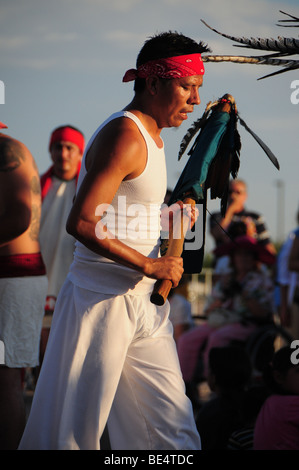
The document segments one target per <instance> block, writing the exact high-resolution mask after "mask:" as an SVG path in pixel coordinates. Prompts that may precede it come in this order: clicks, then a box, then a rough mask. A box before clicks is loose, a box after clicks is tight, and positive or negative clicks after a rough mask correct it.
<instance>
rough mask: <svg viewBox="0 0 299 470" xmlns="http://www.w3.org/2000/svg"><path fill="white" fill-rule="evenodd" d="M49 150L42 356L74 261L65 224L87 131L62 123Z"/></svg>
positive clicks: (43, 224)
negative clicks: (50, 161) (45, 294)
mask: <svg viewBox="0 0 299 470" xmlns="http://www.w3.org/2000/svg"><path fill="white" fill-rule="evenodd" d="M49 152H50V156H51V160H52V162H53V164H52V165H51V167H50V168H49V169H48V170H47V171H46V172H45V173H44V174H43V175H42V176H41V178H40V181H41V190H42V217H41V226H40V245H41V252H42V256H43V259H44V262H45V265H46V271H47V276H48V292H47V298H46V299H45V301H46V303H45V317H44V320H43V329H42V334H41V348H40V354H41V360H42V358H43V356H44V352H45V348H46V345H47V340H48V336H49V332H50V326H51V321H52V315H53V311H54V307H55V303H56V298H57V295H58V292H59V290H60V288H61V286H62V284H63V282H64V280H65V278H66V275H67V273H68V270H69V267H70V264H71V262H72V261H73V253H74V249H75V239H74V237H72V236H71V235H69V234H68V233H67V231H66V228H65V225H66V221H67V218H68V215H69V212H70V210H71V207H72V204H73V199H74V196H75V193H76V185H77V179H78V176H79V171H80V167H81V159H82V156H83V152H84V135H83V134H82V132H81V131H80V130H78V129H76V128H75V127H73V126H70V125H65V126H61V127H58V128H56V129H54V130H53V132H52V133H51V136H50V142H49Z"/></svg>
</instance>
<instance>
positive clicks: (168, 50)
mask: <svg viewBox="0 0 299 470" xmlns="http://www.w3.org/2000/svg"><path fill="white" fill-rule="evenodd" d="M202 52H210V49H209V47H208V46H207V45H205V44H204V43H203V42H199V43H197V42H196V41H194V40H193V39H191V38H188V37H187V36H184V35H183V34H181V33H178V32H176V31H168V32H165V33H160V34H156V35H155V36H152V37H151V38H149V39H148V40H147V41H146V42H145V43H144V45H143V47H142V49H141V50H140V52H139V54H138V57H137V61H136V67H137V68H138V67H139V66H140V65H143V64H145V63H146V62H149V61H150V60H154V59H167V58H168V57H175V56H179V55H187V54H196V53H198V54H201V53H202ZM144 86H145V80H144V79H143V78H137V79H136V80H135V85H134V90H135V92H136V91H142V90H143V89H144Z"/></svg>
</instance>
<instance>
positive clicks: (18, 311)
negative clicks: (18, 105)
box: [0, 123, 47, 450]
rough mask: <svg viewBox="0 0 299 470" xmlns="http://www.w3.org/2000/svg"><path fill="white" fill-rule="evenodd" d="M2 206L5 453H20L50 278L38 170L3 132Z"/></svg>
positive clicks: (0, 392) (0, 410)
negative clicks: (27, 379)
mask: <svg viewBox="0 0 299 470" xmlns="http://www.w3.org/2000/svg"><path fill="white" fill-rule="evenodd" d="M0 127H1V128H5V127H6V126H5V125H4V124H2V123H0ZM0 206H1V209H0V341H1V345H2V349H1V350H2V355H1V358H0V449H1V450H14V449H17V447H18V444H19V440H20V438H21V436H22V433H23V430H24V426H25V418H26V415H25V404H24V398H23V388H22V378H21V375H22V369H23V368H27V367H36V366H37V365H38V362H39V341H40V332H41V327H42V318H43V314H44V299H45V296H46V292H47V277H46V273H45V265H44V263H43V260H42V257H41V254H40V245H39V240H38V237H39V225H40V213H41V194H40V184H39V174H38V170H37V166H36V163H35V161H34V159H33V157H32V155H31V153H30V152H29V150H28V149H27V147H26V146H25V145H24V144H23V143H21V142H19V141H17V140H16V139H14V138H12V137H10V136H8V135H5V134H2V133H1V134H0ZM3 353H4V354H3Z"/></svg>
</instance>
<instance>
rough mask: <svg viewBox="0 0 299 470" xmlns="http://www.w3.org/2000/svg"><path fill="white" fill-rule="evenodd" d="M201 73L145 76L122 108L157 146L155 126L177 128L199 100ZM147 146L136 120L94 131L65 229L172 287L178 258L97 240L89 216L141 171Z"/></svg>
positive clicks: (94, 220)
mask: <svg viewBox="0 0 299 470" xmlns="http://www.w3.org/2000/svg"><path fill="white" fill-rule="evenodd" d="M202 81H203V78H202V76H201V75H194V76H191V77H186V78H181V79H172V80H161V79H159V78H158V77H156V76H150V77H148V78H147V79H146V86H145V89H144V90H143V91H141V92H138V93H136V94H135V96H134V98H133V100H132V102H131V103H130V104H129V105H128V106H127V107H126V108H125V109H126V110H128V111H130V112H131V113H133V114H135V115H136V116H137V117H138V118H139V119H140V121H141V123H142V124H143V125H144V127H145V128H146V130H147V131H148V132H149V134H150V135H151V137H152V138H153V140H154V141H155V143H156V145H157V146H158V147H159V148H161V147H162V146H163V141H162V139H161V136H160V134H161V130H162V129H163V128H164V127H178V126H180V125H181V123H182V122H183V121H185V120H186V119H187V116H188V113H191V112H192V111H193V109H194V106H195V105H198V104H199V103H200V98H199V92H198V90H199V87H200V86H201V85H202ZM146 162H147V148H146V144H145V141H144V139H143V137H142V135H141V134H140V132H139V129H138V128H137V126H136V124H135V123H134V122H133V121H132V120H131V119H127V118H119V119H115V120H113V121H111V122H109V124H108V125H106V126H105V127H104V128H103V129H102V130H101V131H100V132H99V134H98V135H97V137H96V139H95V141H94V143H93V145H92V146H91V148H90V149H89V151H88V154H87V156H86V169H87V175H86V177H85V179H84V181H83V182H82V184H81V186H80V190H79V191H78V194H77V197H76V200H75V202H74V205H73V208H72V210H71V213H70V216H69V219H68V222H67V230H68V232H69V233H71V234H72V235H73V236H74V237H75V238H77V239H78V240H80V241H81V242H82V243H83V244H84V245H85V246H87V247H88V248H89V249H91V250H93V251H95V252H96V253H99V254H101V255H102V256H105V257H107V258H109V259H112V260H114V261H116V262H118V263H120V264H122V265H125V266H128V267H130V268H133V269H135V270H137V271H139V272H141V273H143V274H144V275H146V276H148V277H151V278H154V279H169V280H171V282H172V284H173V286H174V287H176V286H177V285H178V283H179V281H180V279H181V276H182V273H183V260H182V258H181V257H172V256H169V257H162V258H155V259H152V258H147V257H145V256H144V255H142V254H141V253H139V252H138V251H136V250H134V249H132V248H130V247H129V246H127V245H125V244H124V243H122V242H121V241H120V240H118V239H116V238H113V237H111V238H109V234H107V238H104V239H98V238H97V237H96V234H95V227H96V226H98V225H97V224H98V222H99V217H98V216H96V215H95V213H96V208H97V206H98V205H99V204H110V203H111V202H112V200H113V197H114V195H115V193H116V191H117V190H118V188H119V186H120V184H121V182H122V181H124V180H128V179H133V178H136V177H137V176H139V175H140V174H142V172H143V171H144V169H145V166H146Z"/></svg>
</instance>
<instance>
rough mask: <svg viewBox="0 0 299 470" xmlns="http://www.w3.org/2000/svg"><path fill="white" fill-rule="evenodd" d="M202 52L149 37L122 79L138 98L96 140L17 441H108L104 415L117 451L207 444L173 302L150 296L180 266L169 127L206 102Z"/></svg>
mask: <svg viewBox="0 0 299 470" xmlns="http://www.w3.org/2000/svg"><path fill="white" fill-rule="evenodd" d="M205 51H207V48H206V46H204V45H203V44H202V43H199V44H198V43H197V42H195V41H193V40H192V39H190V38H187V37H186V36H183V35H182V34H178V33H172V32H168V33H161V34H158V35H156V36H154V37H153V38H151V39H149V40H148V41H146V43H145V44H144V46H143V48H142V49H141V51H140V53H139V55H138V58H137V68H136V69H130V70H129V71H128V72H127V73H126V74H125V76H124V78H123V81H125V82H127V81H135V85H134V91H135V94H134V97H133V100H132V101H131V103H130V104H129V105H128V106H126V108H125V109H123V110H122V111H120V112H117V113H115V114H113V115H112V116H110V118H108V119H107V120H106V121H105V122H104V123H103V124H102V125H101V126H100V127H99V128H98V129H97V130H96V132H95V133H94V135H93V136H92V138H91V140H90V142H89V143H88V145H87V148H86V150H85V154H84V157H83V160H82V166H81V171H80V175H79V180H78V188H77V194H76V199H75V201H74V205H73V207H72V210H71V213H70V216H69V218H68V222H67V230H68V232H69V233H71V234H72V235H73V236H74V237H75V238H76V239H77V242H76V250H75V255H74V261H73V263H72V265H71V268H70V271H69V274H68V276H67V280H66V282H65V283H64V285H63V287H62V289H61V291H60V293H59V296H58V299H57V302H56V307H55V312H54V316H53V322H52V327H51V333H50V338H49V342H48V345H47V350H46V354H45V358H44V362H43V367H42V369H41V374H40V376H39V380H38V383H37V388H36V391H35V396H34V400H33V404H32V408H31V413H30V416H29V421H28V423H27V428H26V430H25V432H24V435H23V439H22V442H21V445H20V449H94V450H95V449H99V448H100V438H101V435H102V433H103V430H104V427H105V425H106V422H107V423H108V431H109V437H110V444H111V448H112V449H117V450H126V449H127V450H171V449H172V450H180V449H181V450H182V449H184V450H190V449H192V450H197V449H200V437H199V435H198V433H197V430H196V426H195V423H194V416H193V411H192V406H191V403H190V401H189V399H188V398H187V397H186V395H185V386H184V382H183V380H182V376H181V371H180V368H179V362H178V357H177V351H176V345H175V342H174V339H173V330H172V326H171V322H170V320H169V318H168V315H169V303H168V302H166V303H165V305H163V306H156V305H154V304H153V303H151V302H150V295H151V292H152V289H153V286H154V283H155V281H156V280H157V279H169V280H171V281H172V283H173V286H174V287H176V286H177V285H178V283H179V280H180V278H181V276H182V273H183V261H182V259H181V258H180V257H172V256H168V257H160V256H159V247H160V242H159V240H160V209H161V205H162V204H163V201H164V197H165V194H166V189H167V181H166V167H165V154H164V144H163V141H162V138H161V135H160V133H161V131H162V129H163V128H165V127H167V128H168V127H179V126H180V125H181V123H182V122H184V121H185V120H186V119H187V118H188V114H189V113H192V111H193V110H194V106H195V105H199V104H200V98H199V87H200V86H201V85H202V82H203V74H204V66H203V62H202V59H201V52H205ZM136 211H139V212H138V214H139V216H138V220H137V222H138V223H136ZM192 219H194V218H192V216H191V221H192ZM136 228H138V230H139V232H137V231H136Z"/></svg>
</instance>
